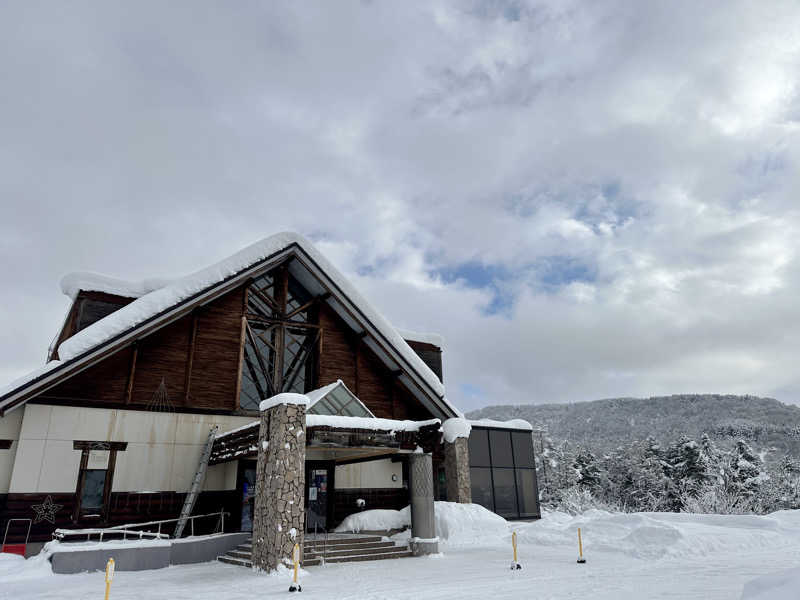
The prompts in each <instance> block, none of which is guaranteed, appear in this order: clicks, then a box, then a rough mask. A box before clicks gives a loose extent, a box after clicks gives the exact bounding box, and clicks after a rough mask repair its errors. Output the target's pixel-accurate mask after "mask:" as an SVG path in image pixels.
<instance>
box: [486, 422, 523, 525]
mask: <svg viewBox="0 0 800 600" xmlns="http://www.w3.org/2000/svg"><path fill="white" fill-rule="evenodd" d="M506 437H508V436H506ZM492 479H493V480H494V504H495V512H496V513H497V514H498V515H500V516H501V517H518V516H519V511H518V510H517V486H516V483H515V481H514V469H497V468H494V469H492Z"/></svg>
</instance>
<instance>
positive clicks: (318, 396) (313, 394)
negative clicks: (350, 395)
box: [306, 379, 350, 408]
mask: <svg viewBox="0 0 800 600" xmlns="http://www.w3.org/2000/svg"><path fill="white" fill-rule="evenodd" d="M338 385H343V386H344V387H345V388H346V387H347V386H346V385H344V383H343V382H342V380H341V379H337V380H336V381H334V382H333V383H329V384H328V385H325V386H322V387H321V388H319V389H316V390H312V391H310V392H307V393H306V398H308V408H311V407H312V406H314V405H315V404H316V403H317V402H319V401H320V400H322V399H323V398H324V397H325V396H327V395H328V392H330V391H331V390H332V389H333V388H335V387H336V386H338ZM347 391H348V392H349V391H350V390H347Z"/></svg>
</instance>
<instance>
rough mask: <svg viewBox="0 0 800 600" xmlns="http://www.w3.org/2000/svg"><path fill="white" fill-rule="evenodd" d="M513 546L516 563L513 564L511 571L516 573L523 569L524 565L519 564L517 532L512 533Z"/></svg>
mask: <svg viewBox="0 0 800 600" xmlns="http://www.w3.org/2000/svg"><path fill="white" fill-rule="evenodd" d="M511 546H512V548H514V562H513V563H511V570H512V571H515V570H517V569H521V568H522V565H521V564H519V563H518V562H517V532H516V531H514V532H512V533H511Z"/></svg>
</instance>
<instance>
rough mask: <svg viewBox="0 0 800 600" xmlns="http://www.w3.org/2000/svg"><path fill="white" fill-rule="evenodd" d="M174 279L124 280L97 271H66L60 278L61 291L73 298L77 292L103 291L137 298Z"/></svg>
mask: <svg viewBox="0 0 800 600" xmlns="http://www.w3.org/2000/svg"><path fill="white" fill-rule="evenodd" d="M173 281H175V280H174V279H165V278H162V277H151V278H149V279H143V280H142V281H124V280H122V279H117V278H115V277H108V276H106V275H99V274H97V273H84V272H76V273H68V274H66V275H64V277H62V278H61V291H62V292H64V294H65V295H66V296H69V297H70V298H72V299H73V300H75V297H76V296H77V295H78V292H80V291H81V290H83V291H84V292H105V293H106V294H114V295H116V296H124V297H126V298H139V297H140V296H144V295H145V294H149V293H150V292H153V291H155V290H158V289H161V288H163V287H165V286H167V285H169V284H170V283H172V282H173Z"/></svg>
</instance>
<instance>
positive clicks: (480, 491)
mask: <svg viewBox="0 0 800 600" xmlns="http://www.w3.org/2000/svg"><path fill="white" fill-rule="evenodd" d="M469 476H470V481H471V484H472V501H473V502H474V503H475V504H480V505H481V506H483V507H484V508H488V509H489V510H491V511H493V510H494V500H493V499H492V470H491V469H487V468H484V467H472V468H471V469H470V470H469Z"/></svg>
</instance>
